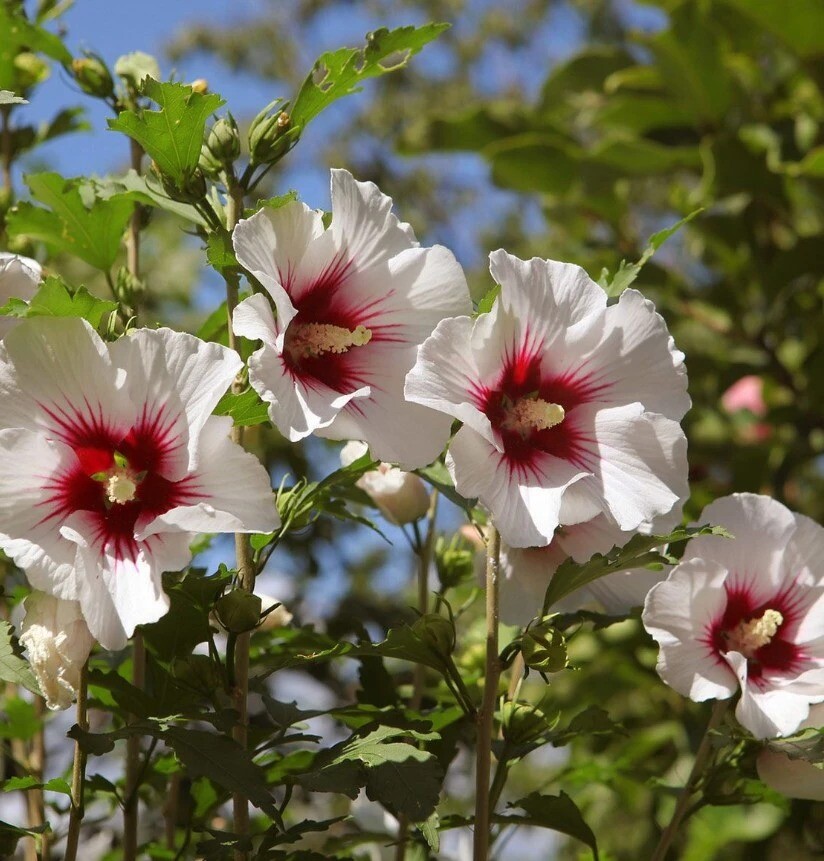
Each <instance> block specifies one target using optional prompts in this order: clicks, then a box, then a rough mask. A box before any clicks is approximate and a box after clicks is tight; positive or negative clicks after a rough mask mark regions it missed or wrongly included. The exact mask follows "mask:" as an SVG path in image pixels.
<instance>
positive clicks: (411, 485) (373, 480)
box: [340, 440, 429, 526]
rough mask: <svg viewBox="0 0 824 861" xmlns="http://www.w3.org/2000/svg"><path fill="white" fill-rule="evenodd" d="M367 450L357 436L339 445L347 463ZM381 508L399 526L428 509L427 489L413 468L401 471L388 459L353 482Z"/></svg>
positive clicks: (417, 517)
mask: <svg viewBox="0 0 824 861" xmlns="http://www.w3.org/2000/svg"><path fill="white" fill-rule="evenodd" d="M367 451H368V446H367V445H366V443H365V442H361V441H360V440H351V441H350V442H348V443H346V445H345V446H344V447H343V448H342V449H341V453H340V462H341V464H343V466H349V464H350V463H354V462H355V461H356V460H358V458H360V457H362V456H363V455H365V454H366V452H367ZM356 483H357V486H358V487H359V488H360V489H361V490H363V491H364V492H365V493H366V494H368V496H369V497H370V499H371V500H372V501H373V502H374V503H375V505H377V507H378V508H379V509H380V512H381V514H383V516H384V517H385V518H386V519H387V520H388V521H389V522H390V523H395V524H397V525H398V526H403V524H404V523H412V521H413V520H418V519H419V518H421V517H423V516H424V515H425V514H426V512H427V511H428V510H429V493H428V491H427V489H426V485H425V484H424V483H423V481H421V479H420V478H418V476H417V475H415V474H414V473H412V472H404V471H403V470H402V469H398V468H397V467H396V466H392V464H390V463H380V464H378V468H377V469H375V470H371V471H370V472H367V473H364V474H363V475H362V476H361V477H360V478H359V479H358V481H357V482H356Z"/></svg>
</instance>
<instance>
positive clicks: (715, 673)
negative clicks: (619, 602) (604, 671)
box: [643, 493, 824, 738]
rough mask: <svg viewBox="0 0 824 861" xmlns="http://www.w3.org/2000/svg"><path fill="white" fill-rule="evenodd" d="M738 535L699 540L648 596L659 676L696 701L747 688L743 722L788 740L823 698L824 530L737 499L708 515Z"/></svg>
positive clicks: (777, 507)
mask: <svg viewBox="0 0 824 861" xmlns="http://www.w3.org/2000/svg"><path fill="white" fill-rule="evenodd" d="M701 521H702V522H711V523H714V524H717V525H720V526H723V527H725V528H726V529H727V530H728V531H729V532H731V533H732V534H733V535H734V536H736V537H735V539H734V540H729V539H725V538H721V537H717V536H703V537H700V538H696V539H693V540H692V541H690V542H689V544H688V545H687V548H686V550H685V553H684V560H683V561H682V562H681V563H680V564H678V565H676V566H675V567H674V568H673V570H672V572H671V573H670V575H669V577H668V578H667V580H666V581H665V582H663V583H660V584H658V585H657V586H654V587H653V588H652V590H651V591H650V593H649V595H648V596H647V601H646V604H645V608H644V614H643V621H644V626H645V627H646V629H647V631H648V632H649V633H650V634H651V635H652V636H653V638H654V639H655V640H656V641H657V642H658V645H659V647H660V652H659V658H658V672H659V674H660V675H661V678H662V679H663V680H664V681H665V682H666V683H667V684H669V685H670V686H671V687H673V688H675V690H677V691H679V693H682V694H684V695H685V696H689V697H690V698H691V699H694V700H698V701H700V700H705V699H727V698H729V697H731V696H733V694H734V693H735V692H736V690H740V691H741V698H740V701H739V703H738V706H737V708H736V717H737V718H738V720H739V722H740V723H741V724H742V726H744V727H746V728H747V729H748V730H749V731H750V732H751V733H753V735H755V736H756V737H758V738H770V737H774V736H785V735H789V734H792V733H793V732H795V731H796V729H797V728H798V726H799V725H800V724H801V723H802V722H803V721H804V719H805V718H806V717H807V714H808V711H809V707H810V704H812V703H818V702H822V701H824V621H822V614H821V607H822V603H824V564H822V559H824V528H822V527H820V526H818V525H817V524H815V523H814V522H813V521H811V520H810V519H809V518H806V517H803V516H802V515H799V514H794V513H793V512H791V511H789V510H788V509H787V508H785V507H784V506H783V505H781V504H780V503H778V502H776V501H775V500H773V499H770V498H768V497H765V496H758V495H755V494H746V493H745V494H733V495H732V496H729V497H725V498H723V499H720V500H717V501H716V502H714V503H712V505H710V506H708V507H707V508H706V509H705V511H704V513H703V515H702V518H701Z"/></svg>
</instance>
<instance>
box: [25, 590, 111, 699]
mask: <svg viewBox="0 0 824 861" xmlns="http://www.w3.org/2000/svg"><path fill="white" fill-rule="evenodd" d="M23 606H24V608H25V611H26V615H25V617H24V619H23V622H22V625H21V634H20V643H21V644H22V645H23V646H24V647H25V649H26V653H27V656H28V659H29V664H30V665H31V668H32V670H33V672H34V675H35V677H36V678H37V682H38V684H39V685H40V690H41V691H42V692H43V696H44V698H45V700H46V705H47V706H48V707H49V708H50V709H67V708H68V707H69V706H70V705H71V703H72V701H73V700H74V699H75V698H76V696H77V689H78V688H79V687H80V671H81V669H82V668H83V665H84V664H85V663H86V659H87V658H88V657H89V652H91V650H92V646H94V638H93V637H92V635H91V634H90V633H89V629H88V627H87V626H86V622H85V621H84V619H83V616H82V614H81V612H80V605H79V604H78V603H77V602H76V601H61V600H60V599H59V598H55V597H54V596H52V595H47V594H45V593H44V592H32V593H31V595H29V596H28V598H26V600H25V601H24V602H23Z"/></svg>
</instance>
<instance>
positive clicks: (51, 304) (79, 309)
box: [0, 275, 117, 328]
mask: <svg viewBox="0 0 824 861" xmlns="http://www.w3.org/2000/svg"><path fill="white" fill-rule="evenodd" d="M116 310H117V303H116V302H112V301H110V300H106V299H98V298H97V297H96V296H92V294H91V293H89V291H88V290H86V288H85V287H79V288H78V289H77V290H75V291H74V292H71V291H70V290H69V288H68V287H67V285H66V284H65V283H64V282H63V280H62V279H61V278H60V277H58V276H57V275H50V276H49V277H48V278H46V279H45V281H43V283H42V284H41V285H40V287H39V288H38V290H37V293H35V295H34V296H33V297H32V299H31V301H30V302H28V303H26V302H23V301H22V300H19V299H12V300H11V301H10V302H9V303H8V304H7V305H5V306H4V307H3V308H0V314H5V315H7V316H10V317H82V318H83V319H84V320H88V322H89V323H91V325H92V326H94V327H95V328H97V327H98V326H99V325H100V321H101V320H102V318H103V315H104V314H110V313H111V312H112V311H116Z"/></svg>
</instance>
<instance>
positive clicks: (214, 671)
mask: <svg viewBox="0 0 824 861" xmlns="http://www.w3.org/2000/svg"><path fill="white" fill-rule="evenodd" d="M172 673H173V674H174V676H175V678H176V679H179V680H180V681H181V682H183V683H184V684H186V685H188V686H189V687H192V688H194V689H195V690H197V691H203V692H204V693H213V692H214V691H215V690H217V689H218V688H220V687H221V686H222V684H223V679H222V678H221V675H220V669H219V667H218V666H217V665H216V664H215V662H214V661H213V660H212V659H211V658H210V657H208V656H207V655H186V656H185V657H183V658H178V659H177V660H176V661H175V662H174V664H173V666H172Z"/></svg>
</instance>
